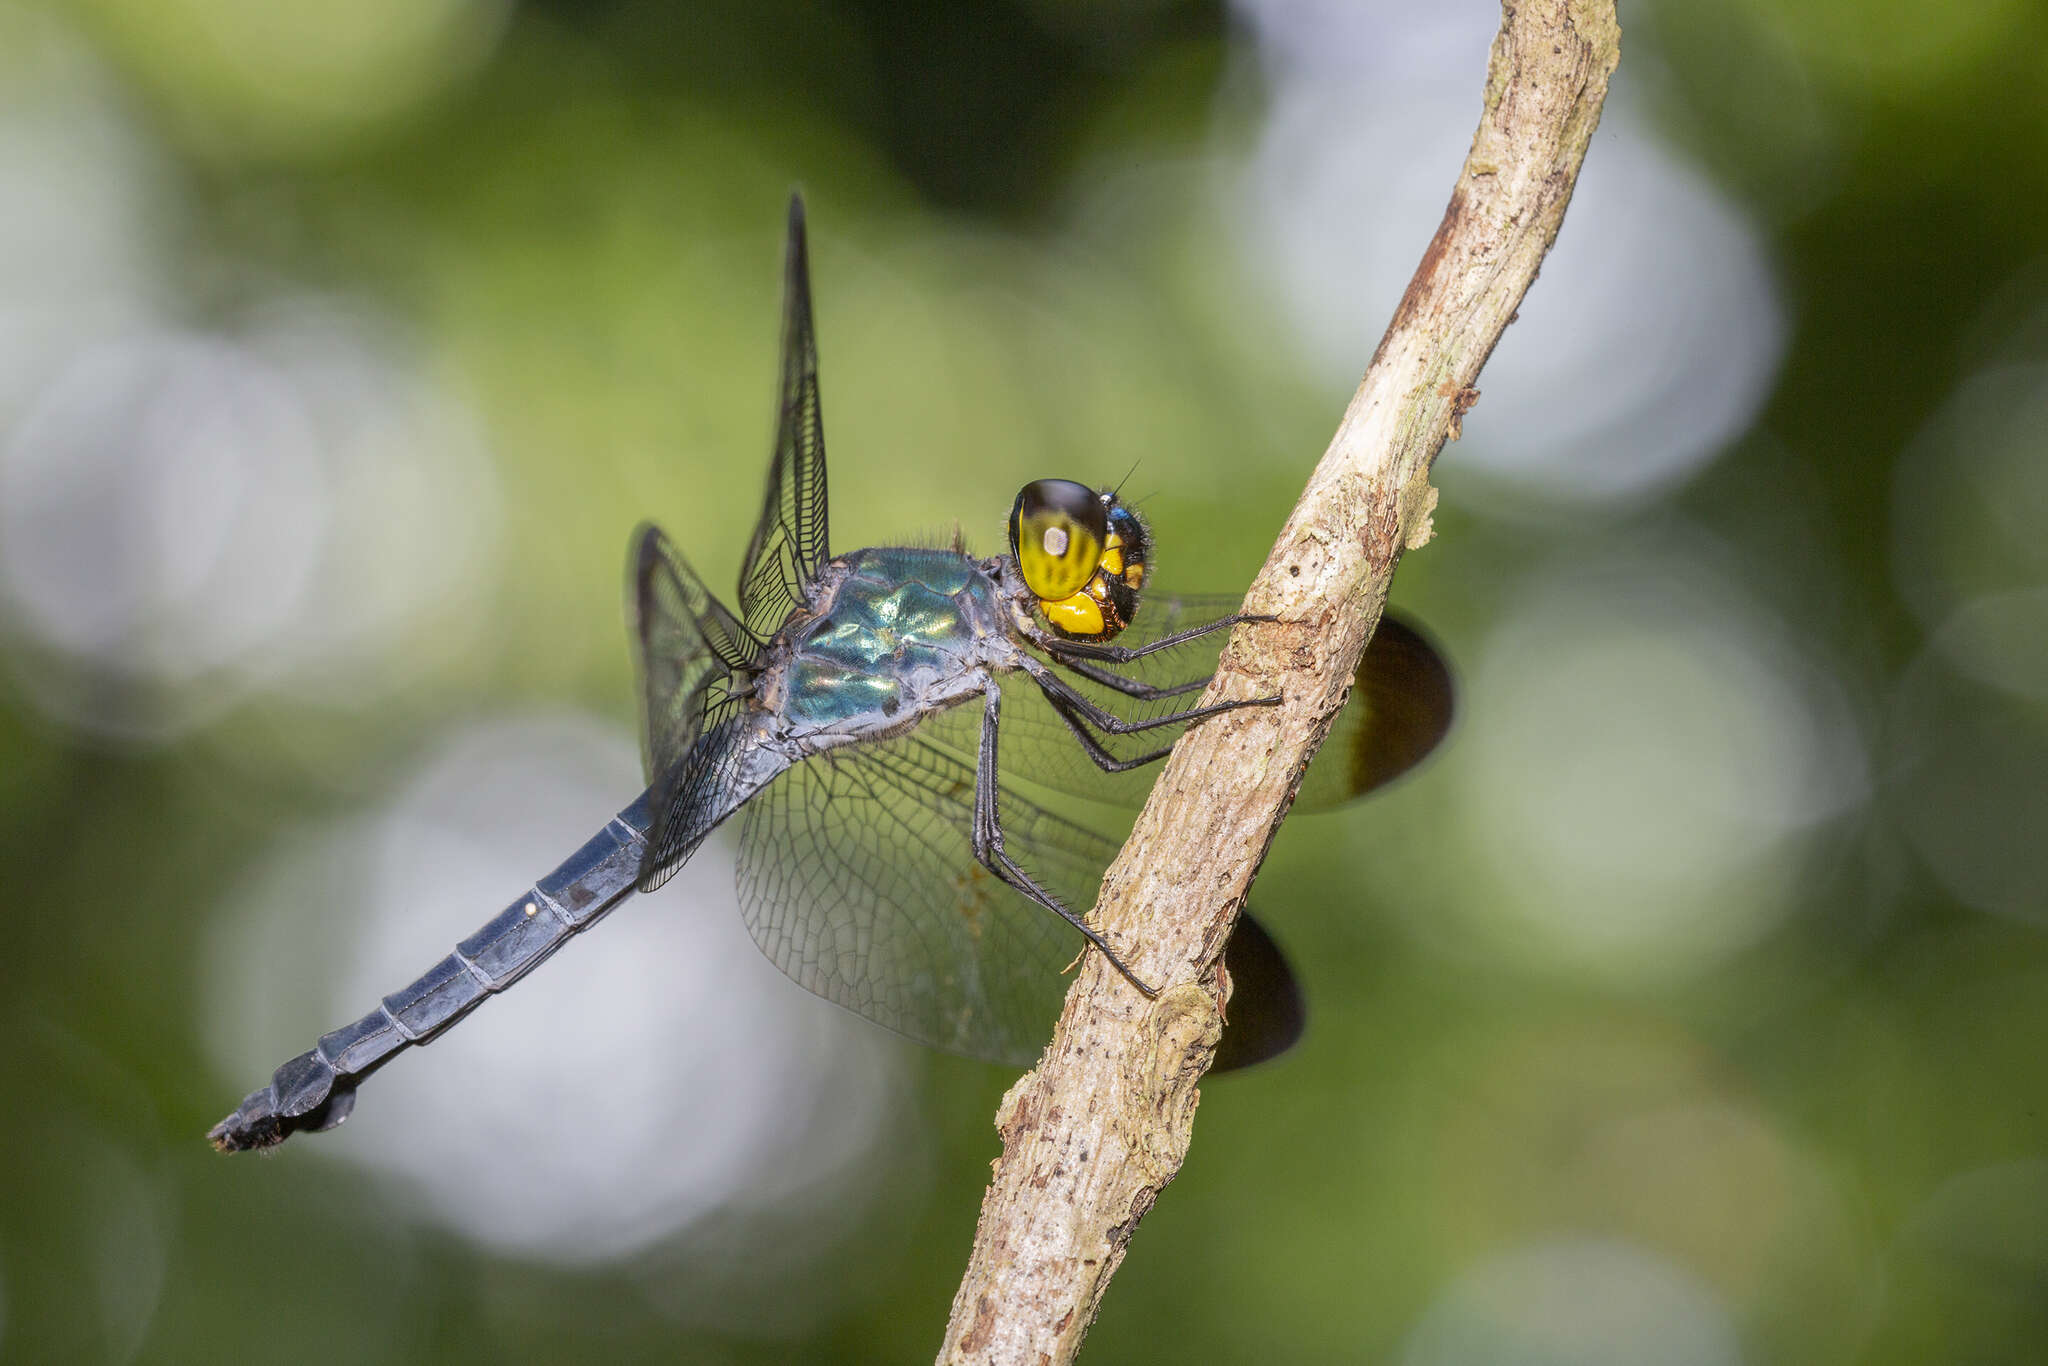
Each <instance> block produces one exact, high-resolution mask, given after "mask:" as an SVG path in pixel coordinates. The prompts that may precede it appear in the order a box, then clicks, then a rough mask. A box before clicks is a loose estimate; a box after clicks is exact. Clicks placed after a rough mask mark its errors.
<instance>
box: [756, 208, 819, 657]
mask: <svg viewBox="0 0 2048 1366" xmlns="http://www.w3.org/2000/svg"><path fill="white" fill-rule="evenodd" d="M825 514H826V496H825V428H824V418H823V415H822V413H821V412H820V410H819V407H818V343H817V337H816V335H815V333H814V332H813V330H812V324H811V272H810V254H809V249H808V247H807V246H806V245H805V240H804V205H803V200H802V199H801V198H800V197H797V196H791V197H790V201H789V245H788V248H787V254H786V256H785V259H784V279H783V297H782V380H781V389H780V391H779V402H778V406H777V416H776V421H775V458H774V461H773V463H772V464H770V465H769V467H768V494H767V499H766V501H765V502H764V504H763V506H762V508H761V520H760V521H759V522H758V523H756V524H755V526H754V537H753V540H752V541H751V542H750V543H749V544H748V546H747V557H746V559H745V561H744V562H742V564H741V566H740V615H741V616H743V617H744V618H746V623H747V627H748V629H749V630H751V631H752V632H753V633H754V634H755V635H756V636H758V637H760V638H762V639H764V640H765V639H766V638H768V637H769V636H770V635H773V634H774V633H775V632H776V631H777V630H778V629H780V628H781V626H782V623H783V622H784V620H786V619H787V618H788V616H789V614H790V612H791V611H792V610H794V609H795V608H796V607H797V606H798V605H799V604H801V603H802V602H803V601H804V600H805V598H806V596H807V593H808V590H809V589H810V586H811V583H812V581H813V580H814V579H815V578H816V577H817V573H818V570H819V568H820V567H821V566H822V565H823V564H824V563H825V559H826V556H827V555H828V554H829V553H830V552H829V551H828V549H827V536H826V516H825Z"/></svg>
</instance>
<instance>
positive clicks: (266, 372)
mask: <svg viewBox="0 0 2048 1366" xmlns="http://www.w3.org/2000/svg"><path fill="white" fill-rule="evenodd" d="M10 23H12V24H13V25H14V26H15V27H22V26H23V25H22V22H21V21H19V19H18V18H16V19H12V20H10ZM28 27H29V28H30V29H31V31H32V35H33V40H34V44H35V50H36V53H37V58H38V60H37V61H36V62H35V64H34V68H33V69H34V70H35V71H36V72H37V73H38V78H37V80H36V81H34V82H30V83H27V84H25V85H23V86H21V87H19V88H17V89H13V90H11V91H9V92H8V95H9V96H11V98H9V97H0V186H5V187H6V191H7V193H6V205H7V207H6V212H5V213H0V642H4V643H5V644H6V645H7V646H8V647H9V648H7V649H6V650H5V652H4V654H5V658H6V661H7V663H8V665H9V666H11V670H12V672H13V673H14V675H15V678H16V681H17V682H18V683H19V684H20V685H21V686H22V688H23V690H24V691H25V692H26V693H27V695H28V696H29V697H30V698H31V699H32V700H33V701H34V702H35V703H36V704H38V705H39V706H40V707H41V708H42V709H43V710H44V711H45V712H47V713H48V714H50V715H51V716H53V717H55V718H57V719H58V720H60V721H61V722H63V723H65V724H68V725H73V726H77V727H79V728H82V729H87V730H93V731H98V732H102V733H108V734H114V735H119V736H122V737H125V738H129V739H137V740H152V741H153V740H161V739H165V738H168V737H170V736H173V735H175V734H177V733H179V732H181V731H183V730H186V729H189V728H190V727H191V726H193V725H196V724H199V723H201V722H203V721H205V720H207V719H208V718H210V717H211V716H213V715H214V714H216V713H217V712H219V711H220V710H222V709H224V708H226V707H229V706H232V705H234V704H235V703H237V702H239V701H241V700H242V699H244V698H246V697H249V696H250V695H252V694H253V693H255V692H257V691H259V690H262V689H266V688H277V689H282V690H285V691H288V692H289V694H290V695H291V696H292V697H293V698H294V699H295V700H299V701H306V700H316V701H317V700H322V699H333V700H337V701H349V702H352V703H354V704H358V705H359V704H360V703H361V702H362V701H363V700H364V699H365V697H366V695H367V694H368V692H370V691H374V690H375V689H378V688H388V687H392V686H396V685H397V684H399V683H401V682H402V681H403V680H404V679H405V678H406V677H407V676H409V674H410V673H412V672H414V671H416V670H417V669H418V668H420V667H422V666H423V663H424V660H423V657H424V656H425V655H427V654H430V653H431V652H432V651H433V650H434V649H435V648H436V646H437V645H438V643H439V642H441V641H444V640H445V639H447V638H448V637H449V636H450V634H451V633H450V632H449V631H448V630H446V629H445V626H446V623H447V622H449V621H452V620H460V619H461V617H462V608H463V605H464V603H465V602H469V601H473V600H474V598H475V596H476V595H477V594H478V593H479V592H480V591H481V587H482V585H483V583H484V582H485V580H486V578H487V576H488V573H489V571H490V569H491V567H492V561H493V557H494V550H495V545H496V535H497V517H498V499H497V494H496V486H495V480H494V475H493V471H492V469H491V465H490V461H489V459H488V457H487V455H486V453H485V451H484V448H483V442H482V438H481V435H480V433H479V430H478V427H477V424H476V423H475V422H474V420H473V419H472V418H471V417H470V415H469V414H468V412H467V410H466V409H465V407H464V406H463V405H462V403H461V402H460V401H459V400H458V399H457V398H456V397H454V396H452V395H450V394H448V393H446V392H444V391H443V390H442V389H441V388H440V387H439V386H437V385H436V384H435V383H433V382H431V381H429V380H428V379H426V378H425V377H424V376H425V374H426V372H427V370H428V367H427V366H426V365H425V364H424V363H423V358H422V357H421V356H420V355H419V354H418V351H417V348H416V347H414V346H413V345H411V344H410V343H409V341H408V339H407V338H406V337H405V336H404V335H402V334H401V333H400V332H399V331H398V330H397V329H396V328H394V327H392V326H391V325H390V324H388V323H385V322H383V321H381V320H379V319H377V318H375V317H373V316H371V315H370V314H369V313H368V312H367V311H366V310H365V309H363V308H362V307H361V306H359V305H355V304H347V303H343V302H341V301H339V300H336V299H332V298H328V297H324V296H320V295H314V294H309V293H306V292H304V291H299V290H295V289H293V288H292V287H290V286H289V285H288V284H287V283H284V282H280V281H276V280H273V279H268V278H263V279H244V278H239V277H236V278H232V279H230V278H228V277H229V276H233V275H234V272H233V271H228V272H227V273H226V274H225V275H206V274H204V273H201V277H202V278H203V279H211V280H212V281H213V282H214V283H216V284H223V285H225V286H226V287H225V289H224V292H225V293H226V294H228V295H230V296H232V299H233V302H232V304H230V305H228V306H226V307H221V308H215V307H211V306H209V307H207V308H205V309H200V310H192V309H190V308H189V307H181V305H180V303H179V302H177V301H179V300H180V297H181V294H182V293H183V289H182V288H181V287H182V286H183V285H185V283H186V281H187V278H188V277H189V276H190V275H191V274H192V273H193V269H192V263H191V262H189V261H184V262H180V261H177V260H174V259H168V258H166V257H165V256H164V255H163V254H162V253H160V252H159V251H158V250H157V249H156V247H155V246H154V243H155V242H156V241H157V240H159V239H162V238H164V237H166V236H169V235H172V234H171V233H170V232H169V229H170V227H171V225H172V224H174V223H175V222H176V219H177V217H178V214H179V212H180V202H179V199H178V196H177V194H176V193H175V186H174V185H172V184H171V183H169V178H168V177H167V176H166V175H164V174H163V173H161V171H160V169H159V168H158V167H157V165H156V164H155V163H154V161H153V160H152V159H151V158H150V157H149V156H148V155H147V154H146V153H145V152H144V150H143V149H142V146H141V144H140V143H139V142H138V140H137V139H135V138H134V137H132V136H131V135H130V134H129V132H128V131H127V129H126V126H125V124H124V123H123V121H122V119H121V117H120V116H119V114H118V113H117V105H116V104H115V102H114V100H113V99H112V98H111V97H110V96H108V95H107V93H106V92H105V90H104V89H103V88H102V82H101V81H100V80H99V78H98V75H97V73H96V71H95V70H94V69H93V67H92V66H91V64H90V62H89V61H88V60H87V59H85V58H84V57H83V56H81V55H80V54H79V53H78V51H77V49H76V48H75V46H74V45H70V44H67V43H66V42H65V41H64V40H63V38H62V37H61V35H59V34H57V33H56V32H54V31H52V30H44V29H40V28H35V27H34V26H32V25H30V26H28ZM213 264H218V263H213ZM209 302H211V301H209ZM180 311H203V312H208V313H217V314H219V315H221V317H220V321H218V322H215V323H212V324H209V325H208V326H206V327H204V328H201V327H194V326H191V325H187V324H183V323H180V322H176V321H173V318H172V315H173V314H174V313H175V312H180Z"/></svg>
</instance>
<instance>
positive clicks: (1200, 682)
mask: <svg viewBox="0 0 2048 1366" xmlns="http://www.w3.org/2000/svg"><path fill="white" fill-rule="evenodd" d="M1052 662H1053V663H1055V664H1057V665H1059V666H1060V667H1061V668H1062V669H1070V670H1072V671H1073V672H1075V673H1077V674H1079V675H1081V677H1083V678H1085V679H1088V680H1089V681H1090V682H1093V683H1100V684H1101V685H1102V686H1103V687H1105V688H1114V689H1115V690H1116V691H1118V692H1120V693H1122V694H1123V695H1124V696H1126V697H1135V698H1137V699H1138V700H1139V701H1141V702H1160V701H1164V700H1165V699H1167V698H1169V697H1184V696H1186V695H1187V694H1188V693H1191V692H1200V691H1201V690H1202V689H1203V688H1206V687H1208V686H1209V680H1210V679H1212V678H1214V677H1215V675H1214V674H1203V675H1202V676H1201V677H1200V678H1191V679H1189V680H1188V681H1187V682H1185V683H1177V684H1175V685H1174V686H1172V687H1170V688H1162V687H1158V686H1156V685H1154V684H1151V683H1141V682H1139V681H1138V680H1137V679H1135V678H1125V677H1124V676H1123V675H1122V674H1120V673H1117V672H1116V671H1114V670H1112V669H1105V668H1102V667H1101V666H1100V665H1096V664H1089V663H1086V662H1084V661H1082V660H1078V659H1068V658H1066V657H1065V656H1063V655H1060V654H1057V653H1055V654H1053V656H1052Z"/></svg>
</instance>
